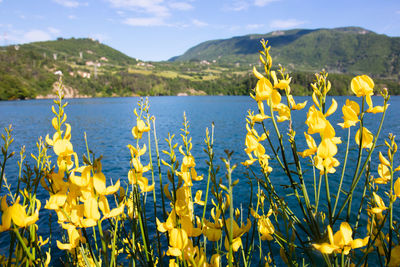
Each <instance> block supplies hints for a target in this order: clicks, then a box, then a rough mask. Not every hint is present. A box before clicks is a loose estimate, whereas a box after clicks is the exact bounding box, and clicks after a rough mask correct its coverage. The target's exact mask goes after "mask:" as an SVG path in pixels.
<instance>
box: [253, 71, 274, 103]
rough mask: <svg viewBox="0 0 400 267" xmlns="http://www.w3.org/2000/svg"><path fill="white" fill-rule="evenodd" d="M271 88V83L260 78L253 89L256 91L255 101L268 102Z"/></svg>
mask: <svg viewBox="0 0 400 267" xmlns="http://www.w3.org/2000/svg"><path fill="white" fill-rule="evenodd" d="M273 90H274V89H273V87H272V84H271V82H270V81H269V80H268V79H267V78H265V77H262V78H261V79H259V80H258V81H257V85H256V88H255V91H256V101H257V102H258V101H263V100H268V99H269V98H270V97H271V94H272V91H273Z"/></svg>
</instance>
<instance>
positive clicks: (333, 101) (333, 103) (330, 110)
mask: <svg viewBox="0 0 400 267" xmlns="http://www.w3.org/2000/svg"><path fill="white" fill-rule="evenodd" d="M336 109H337V102H336V100H335V99H334V98H332V104H331V106H330V107H329V109H328V111H327V112H326V113H325V117H328V116H330V115H332V114H333V113H335V111H336Z"/></svg>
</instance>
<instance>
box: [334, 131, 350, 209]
mask: <svg viewBox="0 0 400 267" xmlns="http://www.w3.org/2000/svg"><path fill="white" fill-rule="evenodd" d="M349 144H350V127H349V130H348V132H347V145H346V154H345V156H344V163H343V169H342V175H341V177H340V182H339V187H338V191H337V194H336V200H335V205H334V206H333V211H332V215H333V216H335V211H336V207H337V204H338V201H339V197H340V193H341V191H342V183H343V178H344V173H345V170H346V165H347V156H348V154H349Z"/></svg>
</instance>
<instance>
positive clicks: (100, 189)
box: [93, 172, 120, 195]
mask: <svg viewBox="0 0 400 267" xmlns="http://www.w3.org/2000/svg"><path fill="white" fill-rule="evenodd" d="M93 187H94V189H96V192H97V193H98V194H100V195H111V194H114V193H115V192H117V191H118V190H119V187H120V182H119V180H118V181H117V182H116V183H115V185H110V186H109V187H106V177H105V176H104V174H103V173H102V172H96V173H95V174H94V175H93Z"/></svg>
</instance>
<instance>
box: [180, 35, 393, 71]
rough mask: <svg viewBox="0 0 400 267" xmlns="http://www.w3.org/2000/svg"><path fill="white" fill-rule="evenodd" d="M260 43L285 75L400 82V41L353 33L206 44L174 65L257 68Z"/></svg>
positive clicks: (245, 38)
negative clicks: (292, 72) (283, 68)
mask: <svg viewBox="0 0 400 267" xmlns="http://www.w3.org/2000/svg"><path fill="white" fill-rule="evenodd" d="M261 38H264V39H265V40H268V43H269V44H270V45H271V46H272V48H271V53H272V55H274V59H275V62H279V63H281V64H283V65H284V66H286V67H287V69H289V70H300V71H313V72H314V71H318V70H320V69H321V68H325V69H327V70H328V71H330V72H337V73H347V74H359V73H364V74H370V75H372V76H374V77H390V78H399V77H400V38H399V37H388V36H386V35H379V34H376V33H374V32H371V31H368V30H365V29H362V28H357V27H346V28H336V29H316V30H304V29H298V30H288V31H275V32H271V33H268V34H262V35H246V36H240V37H233V38H230V39H224V40H214V41H207V42H204V43H201V44H199V45H197V46H195V47H193V48H191V49H189V50H188V51H187V52H186V53H184V54H183V55H182V56H179V57H175V58H173V59H172V60H173V61H188V60H192V61H195V60H198V61H201V60H207V61H214V60H215V61H216V62H219V63H220V64H224V65H227V66H229V65H231V66H232V65H234V64H236V65H239V64H246V65H247V64H255V63H257V62H258V50H260V44H259V40H260V39H261Z"/></svg>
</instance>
